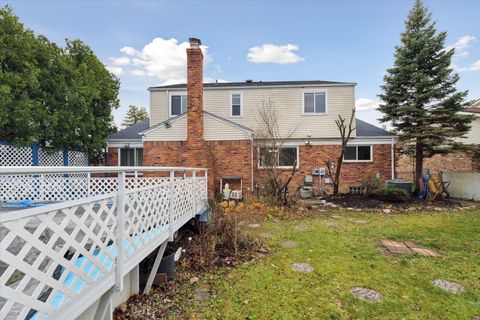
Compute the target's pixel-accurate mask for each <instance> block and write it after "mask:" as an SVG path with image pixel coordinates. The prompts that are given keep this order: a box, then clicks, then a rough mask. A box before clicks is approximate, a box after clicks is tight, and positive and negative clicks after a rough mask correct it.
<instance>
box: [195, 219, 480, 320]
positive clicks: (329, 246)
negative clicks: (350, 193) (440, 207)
mask: <svg viewBox="0 0 480 320" xmlns="http://www.w3.org/2000/svg"><path fill="white" fill-rule="evenodd" d="M337 214H338V215H341V217H342V218H341V219H332V218H330V217H329V216H324V217H321V218H318V219H314V220H304V221H287V222H273V221H272V222H266V223H264V224H263V225H262V228H261V230H258V231H257V230H256V231H255V232H258V233H260V232H269V233H271V234H272V235H273V237H272V238H270V239H267V240H266V241H267V243H268V244H269V246H270V247H271V248H272V249H273V250H274V252H273V253H272V254H270V255H269V256H267V257H266V258H265V259H264V260H262V261H259V262H256V263H254V264H250V265H244V266H240V267H238V268H235V269H233V270H231V271H229V272H222V273H220V274H218V275H217V276H215V277H214V280H213V281H212V282H213V286H212V288H213V289H212V290H213V295H212V297H211V302H210V305H209V306H208V307H206V308H205V309H206V310H204V312H205V313H204V315H205V318H208V319H395V320H397V319H472V317H473V316H480V212H478V211H477V212H462V213H435V214H409V215H403V214H402V215H400V214H399V215H389V216H385V215H379V214H378V213H376V214H369V213H357V212H355V213H353V212H338V213H337ZM356 219H363V220H367V221H368V224H365V225H358V224H355V223H354V222H353V220H356ZM327 221H335V222H337V223H338V227H336V228H332V227H327V226H326V225H325V222H327ZM297 225H305V226H308V227H309V229H310V230H309V231H307V232H300V231H296V230H294V227H295V226H297ZM382 238H390V239H396V240H413V241H415V242H417V243H419V244H422V245H424V246H427V247H430V248H435V249H437V250H439V251H440V252H441V253H442V254H443V255H444V256H443V257H442V258H429V257H422V256H418V255H408V256H384V255H381V254H379V253H378V252H377V251H376V250H375V249H376V246H377V240H378V239H382ZM285 240H293V241H296V242H298V246H297V247H294V248H283V247H281V246H280V243H281V242H282V241H285ZM294 262H308V263H309V264H311V265H312V266H313V267H314V268H315V270H314V272H313V273H297V272H294V271H292V269H291V265H292V263H294ZM436 278H443V279H447V280H451V281H455V282H457V283H459V284H461V285H462V286H464V287H465V288H466V292H465V293H463V294H460V295H453V294H449V293H445V292H443V291H441V290H439V289H437V288H435V287H433V286H432V285H431V283H430V282H431V280H433V279H436ZM354 286H365V287H369V288H372V289H375V290H377V291H379V292H380V293H381V294H382V295H383V296H384V301H383V302H381V303H371V302H365V301H361V300H358V299H356V298H354V297H353V296H352V295H351V293H350V288H351V287H354Z"/></svg>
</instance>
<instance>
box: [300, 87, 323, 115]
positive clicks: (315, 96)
mask: <svg viewBox="0 0 480 320" xmlns="http://www.w3.org/2000/svg"><path fill="white" fill-rule="evenodd" d="M302 110H303V113H304V114H312V115H321V114H327V110H328V108H327V92H325V91H315V92H304V93H303V109H302Z"/></svg>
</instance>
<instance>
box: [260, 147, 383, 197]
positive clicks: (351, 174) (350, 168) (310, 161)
mask: <svg viewBox="0 0 480 320" xmlns="http://www.w3.org/2000/svg"><path fill="white" fill-rule="evenodd" d="M390 148H391V145H390V144H378V145H373V161H372V162H344V163H343V164H342V171H341V176H340V191H341V192H347V191H348V187H349V186H360V185H361V184H362V181H363V179H364V177H367V176H372V175H376V174H377V173H378V174H380V179H381V180H382V181H384V180H388V179H391V175H392V173H391V168H392V166H391V149H390ZM339 153H340V146H339V145H312V146H300V147H299V158H300V160H299V161H300V167H299V168H298V169H297V170H296V172H295V176H294V178H293V179H292V182H291V183H290V186H289V187H290V190H291V191H294V190H296V189H298V187H300V186H303V183H304V179H305V176H307V175H311V174H312V169H313V168H325V167H326V163H325V162H326V161H328V160H332V161H334V162H337V158H338V155H339ZM255 159H256V156H255ZM255 161H256V160H255ZM255 163H257V162H255ZM255 172H256V175H255V176H256V177H257V179H256V181H255V183H257V184H259V185H261V184H262V182H263V180H264V176H265V170H264V169H258V168H257V166H256V167H255ZM282 172H283V179H286V178H287V177H288V176H289V175H290V174H291V172H292V170H291V169H288V170H287V169H285V170H282ZM313 179H314V181H313V187H314V189H315V191H318V189H319V186H320V181H319V177H313ZM323 186H324V187H325V188H326V189H327V190H330V186H329V185H323Z"/></svg>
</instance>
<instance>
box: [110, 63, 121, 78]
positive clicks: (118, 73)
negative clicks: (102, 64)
mask: <svg viewBox="0 0 480 320" xmlns="http://www.w3.org/2000/svg"><path fill="white" fill-rule="evenodd" d="M107 70H108V71H110V72H111V73H113V74H114V75H116V76H117V77H120V76H121V75H122V74H123V69H122V68H121V67H111V66H107Z"/></svg>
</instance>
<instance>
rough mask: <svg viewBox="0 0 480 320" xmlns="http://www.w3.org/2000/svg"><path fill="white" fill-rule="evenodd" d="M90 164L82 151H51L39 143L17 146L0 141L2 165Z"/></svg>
mask: <svg viewBox="0 0 480 320" xmlns="http://www.w3.org/2000/svg"><path fill="white" fill-rule="evenodd" d="M65 165H68V166H75V167H83V166H88V155H87V153H86V152H82V151H72V150H68V151H64V152H61V151H55V152H51V151H48V150H47V149H45V148H42V147H39V146H38V145H37V144H34V145H32V146H31V147H15V146H13V145H12V144H10V143H6V142H1V141H0V166H7V167H14V166H55V167H56V166H58V167H60V166H65Z"/></svg>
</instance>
